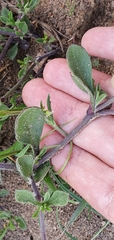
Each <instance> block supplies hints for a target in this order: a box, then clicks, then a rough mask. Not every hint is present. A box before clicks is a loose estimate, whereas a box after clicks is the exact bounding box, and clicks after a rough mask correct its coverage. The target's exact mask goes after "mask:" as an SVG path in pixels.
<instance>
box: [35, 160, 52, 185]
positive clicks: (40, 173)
mask: <svg viewBox="0 0 114 240" xmlns="http://www.w3.org/2000/svg"><path fill="white" fill-rule="evenodd" d="M50 168H51V165H50V162H49V161H46V162H45V163H44V164H42V165H40V166H39V167H38V168H37V169H36V171H35V173H34V179H35V181H36V182H39V181H41V180H42V179H43V178H44V177H45V176H46V174H47V173H48V171H49V169H50Z"/></svg>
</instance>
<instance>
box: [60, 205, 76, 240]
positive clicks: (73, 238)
mask: <svg viewBox="0 0 114 240" xmlns="http://www.w3.org/2000/svg"><path fill="white" fill-rule="evenodd" d="M56 218H57V223H58V225H59V227H60V229H61V230H62V232H63V233H65V234H66V235H67V237H69V238H70V239H72V240H78V239H77V238H75V237H73V236H72V235H71V234H70V233H68V232H67V231H65V230H64V228H63V226H62V224H61V223H60V221H59V217H58V208H57V209H56Z"/></svg>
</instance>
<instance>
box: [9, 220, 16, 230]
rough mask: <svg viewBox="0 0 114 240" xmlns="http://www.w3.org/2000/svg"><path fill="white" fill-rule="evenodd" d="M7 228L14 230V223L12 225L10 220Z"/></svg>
mask: <svg viewBox="0 0 114 240" xmlns="http://www.w3.org/2000/svg"><path fill="white" fill-rule="evenodd" d="M8 228H9V229H11V230H12V231H14V230H15V226H14V223H13V221H12V220H11V219H10V222H9V224H8Z"/></svg>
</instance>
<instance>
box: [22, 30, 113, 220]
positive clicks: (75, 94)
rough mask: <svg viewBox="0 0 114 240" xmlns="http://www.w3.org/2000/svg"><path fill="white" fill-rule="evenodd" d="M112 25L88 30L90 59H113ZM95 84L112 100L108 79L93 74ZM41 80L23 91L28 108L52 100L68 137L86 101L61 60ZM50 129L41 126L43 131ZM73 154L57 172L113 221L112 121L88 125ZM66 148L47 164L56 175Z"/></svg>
mask: <svg viewBox="0 0 114 240" xmlns="http://www.w3.org/2000/svg"><path fill="white" fill-rule="evenodd" d="M113 39H114V27H96V28H93V29H91V30H89V31H88V32H86V33H85V34H84V36H83V38H82V46H83V47H84V48H85V49H86V50H87V52H88V53H89V54H90V55H93V56H98V57H101V58H107V59H110V60H114V41H113ZM92 74H93V78H94V79H95V82H96V83H98V82H100V84H101V87H102V88H103V89H104V90H105V91H107V93H108V94H110V96H113V95H114V88H113V85H114V84H113V82H112V80H111V76H109V75H107V74H105V73H102V72H99V71H96V70H93V73H92ZM43 76H44V79H33V80H31V81H30V82H28V83H27V84H26V85H25V87H24V88H23V92H22V97H23V100H24V102H25V104H26V105H27V106H39V104H40V100H42V101H43V104H44V105H45V106H46V98H47V95H48V94H50V96H51V103H52V109H53V114H54V117H55V120H56V122H57V123H58V124H59V125H61V124H64V123H66V122H68V121H71V120H72V119H74V120H73V121H72V122H70V123H68V124H66V125H64V126H63V129H64V130H65V131H66V132H67V133H69V132H70V131H71V130H72V129H73V128H74V127H75V126H76V125H77V124H78V123H79V122H80V121H81V119H82V118H83V117H84V116H85V113H86V110H87V108H88V104H89V97H88V95H87V94H86V93H84V92H82V91H81V90H80V89H78V87H77V86H76V85H75V84H74V82H73V81H72V79H71V76H70V71H69V68H68V66H67V62H66V60H65V59H54V60H51V61H50V62H49V63H47V65H46V67H45V69H44V74H43ZM49 130H50V127H49V126H45V129H44V131H43V133H46V132H48V131H49ZM61 140H62V136H61V135H60V134H58V133H57V132H54V133H53V134H52V135H51V136H48V137H47V138H45V139H44V140H43V141H42V144H41V145H42V146H43V145H44V144H46V145H53V144H57V143H58V142H59V141H61ZM73 144H74V145H73V152H72V156H71V158H70V160H69V162H68V164H67V166H66V168H65V169H64V171H63V172H62V173H61V177H62V178H63V179H64V180H65V181H67V182H68V183H69V184H70V185H71V186H72V187H73V188H74V189H75V190H76V191H77V192H78V193H79V194H80V195H81V196H82V197H83V198H84V199H85V200H86V201H87V202H88V203H89V204H90V205H91V206H92V207H93V208H95V209H96V210H97V211H98V212H100V213H101V214H102V215H103V216H104V217H106V218H107V219H109V220H110V221H111V222H112V223H114V118H113V116H107V117H101V118H99V119H96V120H95V121H94V122H92V123H90V124H89V125H88V126H87V127H86V128H85V129H83V131H82V132H81V133H80V134H79V135H78V136H77V137H76V138H74V139H73ZM68 152H69V144H68V145H67V146H66V147H65V148H64V149H63V150H61V151H60V152H59V153H58V154H56V155H55V156H54V157H53V158H52V159H51V163H52V165H53V166H54V169H55V171H58V170H59V169H60V168H61V167H62V166H63V164H64V162H65V160H66V157H67V156H68Z"/></svg>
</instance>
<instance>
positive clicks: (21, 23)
mask: <svg viewBox="0 0 114 240" xmlns="http://www.w3.org/2000/svg"><path fill="white" fill-rule="evenodd" d="M15 25H16V26H17V27H18V29H19V30H21V33H22V35H25V34H26V33H27V32H28V26H27V24H26V22H24V21H20V20H17V21H16V23H15Z"/></svg>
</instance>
